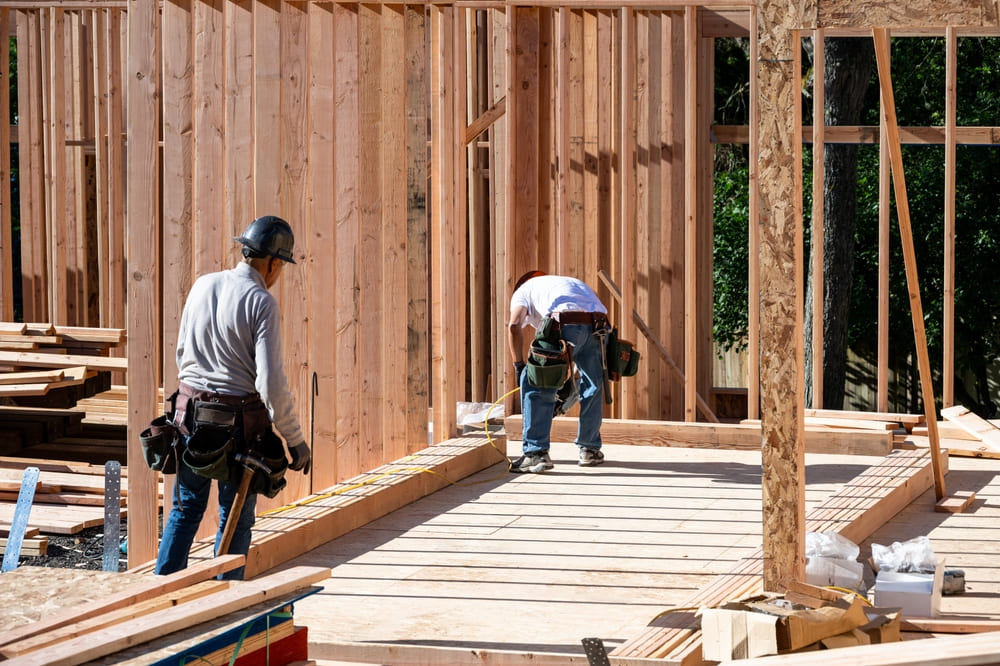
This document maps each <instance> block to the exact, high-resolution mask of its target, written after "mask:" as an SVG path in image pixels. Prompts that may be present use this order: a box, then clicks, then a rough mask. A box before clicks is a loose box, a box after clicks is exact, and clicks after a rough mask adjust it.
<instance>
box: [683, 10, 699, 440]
mask: <svg viewBox="0 0 1000 666" xmlns="http://www.w3.org/2000/svg"><path fill="white" fill-rule="evenodd" d="M697 49H698V14H697V11H696V9H695V8H694V7H688V8H687V9H685V11H684V50H685V55H684V62H685V67H684V89H685V91H686V92H685V97H684V164H685V165H686V167H687V168H686V169H685V176H684V377H685V381H684V420H685V421H696V420H697V418H698V417H697V413H696V406H697V401H696V399H695V395H696V393H697V389H698V385H697V379H696V377H697V373H698V358H697V352H698V328H697V326H698V318H697V314H698V301H697V298H698V272H697V268H698V254H697V242H698V205H697V198H698V179H697V178H698V171H697V169H696V168H695V164H696V163H697V160H698V98H697V93H696V91H697V85H698V57H697Z"/></svg>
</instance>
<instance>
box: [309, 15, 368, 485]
mask: <svg viewBox="0 0 1000 666" xmlns="http://www.w3.org/2000/svg"><path fill="white" fill-rule="evenodd" d="M333 20H334V24H333V29H334V44H335V46H336V52H335V54H334V56H335V57H334V60H335V63H334V66H335V68H336V72H335V80H334V85H335V89H334V113H335V119H334V123H335V126H336V128H337V140H336V141H335V142H334V147H333V150H334V164H335V165H336V170H335V172H334V176H333V177H334V183H333V187H334V190H335V196H336V221H337V224H336V231H335V238H334V240H335V242H336V246H337V254H338V256H339V257H341V258H342V259H343V260H342V261H338V262H337V268H336V271H337V275H336V282H335V283H334V284H335V285H336V293H335V294H334V296H333V300H334V305H335V313H334V317H335V319H336V322H335V323H336V327H335V329H334V331H335V339H334V341H333V343H334V345H335V347H336V349H338V350H348V349H357V348H358V345H361V344H363V338H362V337H360V334H359V329H358V317H359V316H360V312H359V310H358V308H359V307H360V304H359V303H358V299H357V294H358V293H359V291H360V283H359V282H360V271H361V266H360V264H361V262H362V261H364V259H363V258H362V256H361V254H360V249H359V247H360V235H361V231H360V220H359V214H360V211H359V208H358V203H359V201H358V178H360V177H361V169H360V167H359V161H360V146H359V144H358V140H359V139H358V137H359V128H358V123H359V120H358V104H359V98H358V96H359V90H358V87H359V84H358V60H357V57H356V55H355V54H356V53H357V51H358V12H357V8H356V7H353V6H349V5H343V4H340V3H335V4H334V5H333ZM335 362H336V369H335V376H334V382H333V385H334V387H335V388H334V389H333V391H332V392H331V393H332V397H333V400H332V402H331V401H329V398H326V397H323V398H320V402H319V404H320V405H324V404H325V405H327V406H328V407H329V408H330V409H331V410H332V411H333V414H334V418H335V428H336V430H335V433H334V440H333V441H334V442H335V452H334V453H335V455H336V468H335V470H336V478H335V480H336V481H341V480H343V479H345V478H350V477H352V476H354V475H356V474H359V473H361V471H362V467H361V458H360V451H359V446H358V445H357V442H358V441H359V437H360V431H361V423H360V419H361V404H360V391H359V390H358V388H359V387H358V380H359V377H360V372H359V368H360V363H361V362H362V359H361V357H360V356H359V355H358V354H348V353H338V354H337V355H336V361H335ZM322 395H323V396H326V395H327V393H326V392H324V393H323V394H322ZM318 480H319V479H317V481H318Z"/></svg>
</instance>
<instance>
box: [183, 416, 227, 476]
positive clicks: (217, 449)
mask: <svg viewBox="0 0 1000 666" xmlns="http://www.w3.org/2000/svg"><path fill="white" fill-rule="evenodd" d="M232 454H233V435H232V433H231V432H230V431H229V430H227V429H226V428H219V427H215V426H209V425H205V426H201V427H199V428H198V429H197V430H195V432H194V434H192V435H191V437H190V439H188V445H187V448H186V449H184V453H183V454H182V457H183V460H184V464H185V465H187V466H188V467H190V468H191V470H192V471H193V472H194V473H195V474H197V475H198V476H205V477H208V478H209V479H218V480H220V481H228V480H229V478H230V476H231V468H232V466H231V465H230V458H231V457H232Z"/></svg>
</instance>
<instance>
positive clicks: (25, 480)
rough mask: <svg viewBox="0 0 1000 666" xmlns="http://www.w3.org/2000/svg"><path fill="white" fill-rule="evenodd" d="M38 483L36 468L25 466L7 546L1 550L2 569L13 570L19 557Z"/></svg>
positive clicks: (0, 568)
mask: <svg viewBox="0 0 1000 666" xmlns="http://www.w3.org/2000/svg"><path fill="white" fill-rule="evenodd" d="M37 485H38V468H37V467H26V468H25V469H24V475H23V476H22V477H21V490H20V491H19V492H18V493H17V505H16V506H15V507H14V518H13V519H12V520H11V523H10V533H9V535H8V537H7V546H6V547H5V548H4V551H3V566H2V567H0V572H2V571H13V570H14V569H16V568H17V563H18V561H20V559H21V544H22V543H24V532H25V530H26V529H27V527H28V515H29V514H30V513H31V503H32V502H33V501H34V500H35V486H37Z"/></svg>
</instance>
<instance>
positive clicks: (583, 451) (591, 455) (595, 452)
mask: <svg viewBox="0 0 1000 666" xmlns="http://www.w3.org/2000/svg"><path fill="white" fill-rule="evenodd" d="M603 462H604V454H603V453H602V452H601V451H600V450H599V449H588V448H585V447H582V446H581V447H580V462H579V465H580V467H593V466H594V465H600V464H601V463H603Z"/></svg>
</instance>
